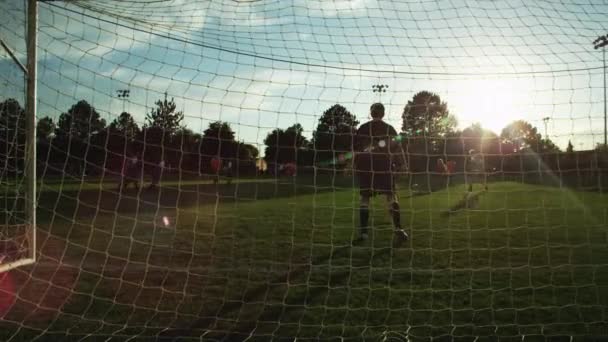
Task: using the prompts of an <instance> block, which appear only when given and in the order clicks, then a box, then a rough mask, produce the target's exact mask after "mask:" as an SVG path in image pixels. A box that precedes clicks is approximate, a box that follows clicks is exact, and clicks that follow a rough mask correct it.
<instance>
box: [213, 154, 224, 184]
mask: <svg viewBox="0 0 608 342" xmlns="http://www.w3.org/2000/svg"><path fill="white" fill-rule="evenodd" d="M221 171H222V159H221V158H220V156H215V157H213V158H211V172H212V173H213V184H215V185H217V183H218V182H219V180H220V172H221Z"/></svg>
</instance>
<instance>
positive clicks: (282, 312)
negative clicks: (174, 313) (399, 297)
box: [159, 246, 392, 341]
mask: <svg viewBox="0 0 608 342" xmlns="http://www.w3.org/2000/svg"><path fill="white" fill-rule="evenodd" d="M352 248H353V247H352V246H342V247H338V248H335V249H333V250H332V251H331V252H330V253H325V254H323V255H321V256H318V257H316V258H314V259H313V260H311V262H310V263H308V264H306V265H300V266H296V267H294V268H293V269H291V271H289V272H287V273H284V274H282V275H280V276H278V277H276V278H274V279H272V280H271V281H268V282H267V283H265V284H262V285H260V286H257V287H255V288H251V289H248V290H246V291H245V292H244V293H243V297H242V301H230V302H225V303H224V304H223V305H222V307H221V308H220V309H219V310H218V311H216V312H207V311H205V309H203V310H201V312H199V314H198V316H199V317H201V318H200V319H198V320H196V321H195V322H193V323H191V324H190V325H189V326H188V327H186V328H181V329H170V330H166V331H164V332H163V333H161V334H160V335H159V339H161V340H180V339H181V338H183V337H184V336H192V335H193V333H194V332H195V331H197V332H200V331H205V332H210V333H211V334H213V338H214V339H215V338H217V339H218V340H222V341H242V340H244V339H246V338H247V337H249V336H251V335H252V333H253V332H254V331H255V330H256V327H257V326H258V324H259V323H260V322H266V323H267V322H281V321H282V318H284V317H285V316H286V315H287V314H288V313H289V311H290V310H298V307H299V306H298V305H287V304H285V303H281V304H264V308H263V311H262V312H260V313H259V315H258V317H257V319H256V320H243V321H240V322H237V323H234V326H233V327H232V329H230V331H221V332H219V331H218V332H213V330H214V327H215V326H216V325H217V322H218V321H219V320H222V318H224V317H230V316H231V314H233V313H235V312H240V311H241V310H242V309H243V308H244V307H245V306H246V305H247V304H248V303H256V302H257V303H259V301H260V300H263V299H264V298H265V297H266V296H267V295H268V293H271V292H273V291H277V292H281V291H282V293H283V294H284V295H286V292H285V291H286V290H285V289H284V285H285V284H290V283H296V284H297V283H298V279H302V278H306V277H308V276H309V275H310V273H311V272H312V268H313V267H314V266H320V265H327V264H328V261H330V260H333V259H336V258H348V257H350V254H349V253H350V252H351V249H352ZM391 251H392V248H382V249H380V250H379V251H374V252H373V254H372V257H373V258H377V257H385V256H388V255H389V254H390V253H391ZM370 262H371V260H370ZM351 272H352V269H349V271H347V272H336V273H334V274H332V276H331V280H330V284H328V286H327V287H324V286H307V291H305V292H304V293H302V295H300V296H298V297H297V298H294V297H290V298H289V300H288V301H289V302H290V303H294V302H296V303H306V302H309V301H311V299H312V298H315V297H317V296H319V295H322V294H323V293H325V291H327V290H328V288H329V287H330V286H336V285H338V284H344V283H345V281H346V280H347V279H348V278H350V274H351ZM294 337H295V336H294Z"/></svg>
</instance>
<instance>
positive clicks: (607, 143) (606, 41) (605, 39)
mask: <svg viewBox="0 0 608 342" xmlns="http://www.w3.org/2000/svg"><path fill="white" fill-rule="evenodd" d="M606 45H608V34H607V35H604V36H599V37H598V38H597V39H596V40H594V41H593V48H594V49H596V50H597V49H599V48H602V60H603V68H602V69H603V70H604V148H606V147H608V138H607V136H606V132H607V131H608V124H607V122H608V121H607V120H606Z"/></svg>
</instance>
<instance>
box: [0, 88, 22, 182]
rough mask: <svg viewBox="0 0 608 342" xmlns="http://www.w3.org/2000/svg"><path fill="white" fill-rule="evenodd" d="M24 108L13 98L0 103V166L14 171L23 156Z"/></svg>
mask: <svg viewBox="0 0 608 342" xmlns="http://www.w3.org/2000/svg"><path fill="white" fill-rule="evenodd" d="M25 129H26V122H25V110H24V109H23V108H22V107H21V105H20V104H19V102H18V101H17V100H15V99H7V100H5V101H3V102H1V103H0V167H3V168H6V169H7V170H8V171H9V172H11V173H15V172H20V171H22V170H23V160H24V158H25V147H24V146H25Z"/></svg>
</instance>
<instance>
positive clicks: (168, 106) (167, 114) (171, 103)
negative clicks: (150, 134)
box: [146, 93, 184, 135]
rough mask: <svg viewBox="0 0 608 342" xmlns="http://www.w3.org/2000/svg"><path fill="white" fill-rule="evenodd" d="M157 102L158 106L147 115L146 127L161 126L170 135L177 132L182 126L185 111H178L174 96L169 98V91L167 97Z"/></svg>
mask: <svg viewBox="0 0 608 342" xmlns="http://www.w3.org/2000/svg"><path fill="white" fill-rule="evenodd" d="M155 104H156V108H154V109H152V111H151V112H150V113H148V114H147V115H146V127H148V128H150V127H154V128H160V129H161V130H162V131H163V132H165V133H168V134H169V135H174V134H175V133H177V131H178V130H179V129H180V128H181V122H182V120H183V119H184V113H183V112H181V111H177V105H176V104H175V100H174V99H173V98H171V100H167V93H165V99H164V100H158V101H156V102H155Z"/></svg>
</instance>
